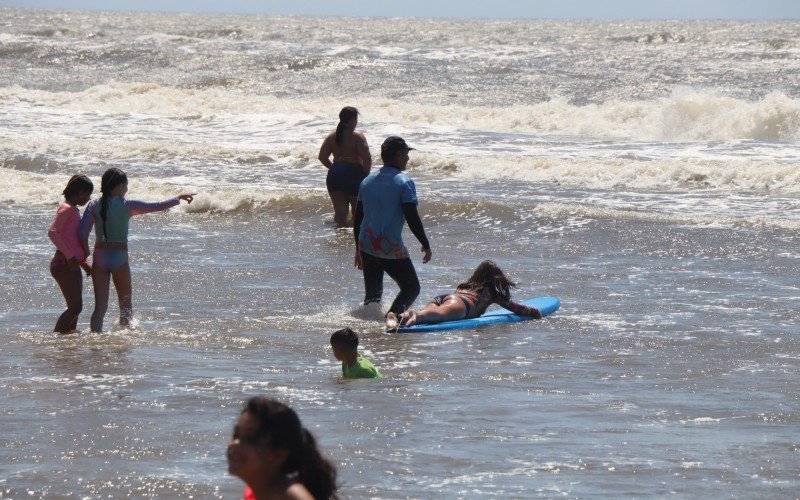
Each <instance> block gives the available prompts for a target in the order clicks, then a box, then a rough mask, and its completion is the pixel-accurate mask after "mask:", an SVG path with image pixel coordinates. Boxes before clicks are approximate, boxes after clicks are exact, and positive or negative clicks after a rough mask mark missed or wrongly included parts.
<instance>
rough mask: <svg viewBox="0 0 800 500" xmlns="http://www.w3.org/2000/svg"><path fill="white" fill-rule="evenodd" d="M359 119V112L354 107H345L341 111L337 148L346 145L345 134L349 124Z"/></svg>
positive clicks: (337, 126)
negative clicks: (354, 119)
mask: <svg viewBox="0 0 800 500" xmlns="http://www.w3.org/2000/svg"><path fill="white" fill-rule="evenodd" d="M357 117H358V110H357V109H356V108H354V107H352V106H345V107H343V108H342V110H341V111H339V124H338V125H336V145H337V146H341V145H342V144H343V143H344V132H345V129H346V127H347V122H349V121H350V120H352V119H353V118H357Z"/></svg>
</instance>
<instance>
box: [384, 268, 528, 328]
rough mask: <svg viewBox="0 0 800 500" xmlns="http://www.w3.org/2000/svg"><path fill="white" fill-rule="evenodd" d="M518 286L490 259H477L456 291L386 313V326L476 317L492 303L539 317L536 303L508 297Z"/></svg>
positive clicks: (512, 310) (521, 313) (523, 314)
mask: <svg viewBox="0 0 800 500" xmlns="http://www.w3.org/2000/svg"><path fill="white" fill-rule="evenodd" d="M516 286H517V284H516V283H514V282H513V281H511V280H510V279H508V278H507V277H506V275H505V274H504V273H503V271H502V269H500V268H499V267H497V264H495V263H494V262H492V261H491V260H485V261H483V262H481V263H480V265H479V266H478V268H477V269H475V272H474V273H472V276H471V277H470V278H469V279H468V280H467V281H466V282H464V283H461V284H460V285H458V287H456V291H455V293H451V294H449V295H439V296H438V297H434V298H433V299H431V301H430V302H428V305H426V306H425V308H424V309H422V310H421V311H419V312H417V311H415V310H414V309H409V310H408V311H406V312H404V313H402V314H399V315H396V314H394V313H389V314H387V315H386V328H388V329H390V330H393V329H395V328H397V326H398V325H400V324H403V325H406V326H411V325H413V324H415V323H418V324H430V323H443V322H445V321H455V320H459V319H469V318H477V317H478V316H480V315H482V314H483V313H485V312H486V309H487V308H488V307H489V306H490V305H492V304H498V305H499V306H501V307H505V308H506V309H508V310H509V311H511V312H513V313H514V314H518V315H520V316H533V317H534V318H536V319H540V318H541V317H542V313H541V312H540V311H539V310H538V309H536V308H535V307H528V306H526V305H524V304H518V303H516V302H514V301H512V300H511V289H512V288H515V287H516Z"/></svg>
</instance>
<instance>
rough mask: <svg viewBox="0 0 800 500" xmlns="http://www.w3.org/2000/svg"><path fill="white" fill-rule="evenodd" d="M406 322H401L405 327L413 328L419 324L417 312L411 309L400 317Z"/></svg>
mask: <svg viewBox="0 0 800 500" xmlns="http://www.w3.org/2000/svg"><path fill="white" fill-rule="evenodd" d="M400 317H401V318H402V319H404V320H405V321H401V322H402V324H403V325H404V326H411V325H413V324H414V323H416V322H417V311H415V310H413V309H409V310H408V311H406V312H404V313H403V314H401V315H400Z"/></svg>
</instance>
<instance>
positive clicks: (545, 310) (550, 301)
mask: <svg viewBox="0 0 800 500" xmlns="http://www.w3.org/2000/svg"><path fill="white" fill-rule="evenodd" d="M521 303H522V304H525V305H526V306H530V307H535V308H536V309H538V310H539V311H541V313H542V317H544V316H547V315H549V314H553V313H554V312H555V311H556V309H558V306H560V305H561V301H560V300H558V298H556V297H536V298H535V299H528V300H524V301H522V302H521ZM532 319H533V316H517V315H516V314H514V313H512V312H511V311H509V310H508V309H503V308H502V307H501V308H499V309H494V310H492V311H488V312H486V313H484V314H483V316H478V317H477V318H472V319H459V320H456V321H445V322H444V323H433V324H425V325H411V326H401V327H400V328H398V329H397V332H398V333H414V332H438V331H441V330H455V329H457V328H474V327H476V326H483V325H492V324H494V323H516V322H517V321H529V320H532Z"/></svg>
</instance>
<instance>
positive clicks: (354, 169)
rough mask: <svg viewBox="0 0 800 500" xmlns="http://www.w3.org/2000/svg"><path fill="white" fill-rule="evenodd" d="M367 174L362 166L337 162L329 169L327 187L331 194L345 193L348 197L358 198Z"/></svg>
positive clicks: (326, 179)
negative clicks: (360, 187) (359, 189)
mask: <svg viewBox="0 0 800 500" xmlns="http://www.w3.org/2000/svg"><path fill="white" fill-rule="evenodd" d="M366 176H367V174H365V173H364V169H362V168H361V165H358V164H355V163H346V162H336V163H334V164H333V165H331V168H329V169H328V176H327V177H326V178H325V185H326V186H327V187H328V192H329V193H335V192H337V191H342V192H344V193H345V194H346V195H347V196H352V197H356V196H358V188H359V186H361V181H363V180H364V178H365V177H366Z"/></svg>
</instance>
